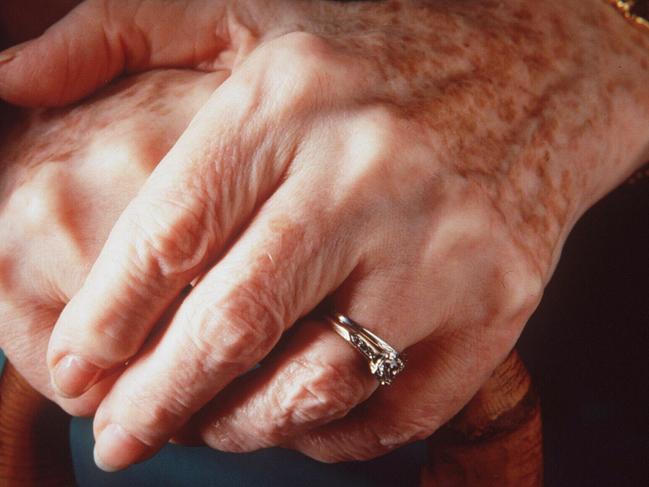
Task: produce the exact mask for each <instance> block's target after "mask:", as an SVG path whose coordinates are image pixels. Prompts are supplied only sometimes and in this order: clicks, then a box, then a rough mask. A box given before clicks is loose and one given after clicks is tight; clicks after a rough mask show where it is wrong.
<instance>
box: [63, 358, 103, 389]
mask: <svg viewBox="0 0 649 487" xmlns="http://www.w3.org/2000/svg"><path fill="white" fill-rule="evenodd" d="M100 373H101V369H100V368H98V367H97V366H95V365H92V364H91V363H89V362H88V361H86V360H84V359H82V358H81V357H79V356H78V355H66V356H65V357H63V358H62V359H61V360H60V361H59V363H58V364H56V367H54V372H53V373H52V386H53V387H54V389H55V391H56V393H57V394H59V395H60V396H63V397H78V396H80V395H81V394H83V393H84V392H86V391H87V390H88V389H90V388H91V387H92V386H93V385H94V384H95V382H97V379H98V378H99V374H100Z"/></svg>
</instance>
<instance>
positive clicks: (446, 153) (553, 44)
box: [0, 0, 648, 469]
mask: <svg viewBox="0 0 649 487" xmlns="http://www.w3.org/2000/svg"><path fill="white" fill-rule="evenodd" d="M560 3H561V4H563V3H565V2H547V4H546V3H545V2H544V4H543V5H538V4H536V3H534V2H529V1H515V2H514V1H513V2H511V5H510V6H511V9H499V8H496V6H494V5H492V4H491V3H490V2H460V3H458V4H446V3H439V4H437V3H434V2H430V3H427V2H398V1H391V2H381V3H377V4H374V3H372V4H367V5H365V4H361V3H359V4H337V3H334V2H255V1H246V2H232V3H230V2H223V1H219V2H213V1H194V2H180V1H172V2H165V3H164V4H158V3H156V2H151V1H125V2H106V1H96V0H93V1H89V2H85V3H83V4H81V5H80V6H79V7H78V8H77V9H75V10H74V11H72V12H71V13H70V14H69V15H68V16H67V17H66V18H65V19H63V20H62V21H61V22H60V23H58V24H57V25H55V26H54V27H53V28H51V29H50V30H48V31H47V32H46V33H45V34H44V35H43V36H42V37H40V38H39V39H37V40H35V41H32V42H30V43H27V44H25V45H23V46H21V47H20V48H19V49H17V50H15V52H13V56H14V57H13V59H11V60H9V61H6V62H5V63H4V64H2V65H0V80H1V81H0V96H2V97H3V98H5V99H6V100H8V101H10V102H13V103H15V104H22V105H36V106H38V105H47V106H62V105H67V104H69V103H71V102H73V101H75V100H78V99H80V98H82V97H85V96H87V95H89V94H91V93H93V92H94V91H95V90H96V89H98V88H99V87H100V85H102V84H104V83H105V82H106V80H108V79H110V78H113V77H115V76H117V75H119V74H121V73H123V72H124V71H145V70H150V69H154V68H160V67H169V66H173V67H178V68H188V69H192V70H195V71H201V72H203V73H199V72H193V73H188V72H180V71H171V72H168V73H165V72H152V73H149V74H147V75H145V76H144V77H140V78H138V79H137V80H136V81H135V82H134V84H133V85H132V86H129V85H128V81H122V82H121V84H118V85H117V87H115V88H111V90H113V91H112V92H110V93H109V94H108V95H104V96H103V97H99V98H93V99H90V101H86V102H84V103H86V104H88V105H87V106H86V107H84V106H83V105H81V106H77V107H76V108H71V109H66V111H64V112H61V111H59V112H56V113H58V115H57V116H56V117H54V119H50V120H48V119H45V118H42V117H41V118H38V116H36V117H35V118H33V119H32V122H33V126H32V128H31V132H30V131H27V132H23V135H21V137H22V138H23V140H27V141H30V140H38V138H39V137H47V133H45V134H44V133H43V131H42V130H41V131H39V129H38V127H49V128H50V129H52V127H53V126H56V130H57V131H56V132H55V133H57V134H60V136H61V137H67V138H69V139H70V141H71V142H74V145H72V148H70V144H63V143H61V142H60V141H58V140H57V141H56V142H59V143H61V145H65V146H66V147H68V148H69V151H70V152H69V153H67V154H61V153H59V152H52V151H50V152H48V151H47V150H45V149H43V150H42V151H41V152H40V153H39V154H40V156H39V158H37V159H38V161H39V165H38V168H37V170H35V169H34V168H33V167H31V166H30V165H29V164H23V165H21V164H19V163H18V162H17V163H16V164H14V165H10V166H9V169H8V170H7V171H6V180H7V181H9V183H8V184H7V185H5V190H4V192H3V194H2V197H3V200H2V201H3V206H2V210H1V211H2V213H1V214H0V218H1V220H0V228H1V231H2V232H3V242H10V245H7V246H5V247H3V249H2V255H0V271H1V272H2V276H3V279H2V283H3V288H4V289H5V291H6V293H5V295H4V297H3V303H2V306H3V313H6V316H11V317H10V318H4V319H3V322H2V323H1V325H2V329H3V333H2V335H3V336H2V343H1V345H2V346H3V348H5V349H6V350H7V353H8V354H9V356H10V357H11V358H12V360H15V361H16V363H17V364H18V365H19V368H20V369H21V371H23V372H24V373H25V375H26V376H27V378H28V379H29V380H30V381H31V382H32V383H33V384H35V385H36V386H37V387H38V388H39V390H41V391H42V392H44V393H45V394H47V395H48V396H49V397H52V398H54V399H55V400H57V401H58V402H59V403H60V404H61V405H62V406H63V407H64V408H66V409H67V410H68V411H70V412H72V413H75V414H90V413H92V412H94V411H95V409H96V415H95V420H94V432H95V437H96V440H97V443H96V447H95V456H96V459H97V462H98V463H99V464H100V465H101V466H103V468H106V469H117V468H123V467H126V466H128V465H129V464H131V463H133V462H136V461H140V460H142V459H144V458H146V457H148V456H150V455H152V454H153V453H155V451H157V450H158V449H159V448H160V447H161V446H162V445H163V444H164V443H166V442H167V441H168V440H169V439H170V438H172V437H175V438H176V439H177V440H178V441H185V442H195V441H199V442H204V443H206V444H207V445H209V446H211V447H214V448H218V449H221V450H227V451H250V450H254V449H257V448H262V447H268V446H274V445H283V446H288V447H291V448H295V449H297V450H300V451H302V452H304V453H306V454H307V455H310V456H312V457H314V458H317V459H320V460H323V461H339V460H347V459H367V458H371V457H374V456H376V455H379V454H381V453H384V452H386V451H389V450H391V449H393V448H396V447H398V446H400V445H402V444H404V443H407V442H409V441H412V440H414V439H418V438H423V437H426V436H428V435H430V434H431V433H432V432H433V431H435V429H437V428H438V427H439V426H440V425H441V424H443V423H444V422H446V421H447V420H448V419H449V418H450V417H452V416H453V415H454V414H455V413H456V412H457V411H458V410H459V409H460V408H461V407H462V406H463V405H464V404H465V403H466V402H467V401H468V400H469V399H470V398H471V396H472V395H473V393H474V392H475V391H476V390H477V389H478V388H479V386H480V385H481V383H482V382H483V381H484V380H485V379H486V378H487V377H488V376H489V374H490V373H491V371H492V370H493V369H494V368H495V367H496V366H497V365H498V364H499V363H500V361H502V360H503V359H504V358H505V357H506V355H507V354H508V353H509V351H510V350H511V348H512V347H513V345H514V343H515V342H516V339H517V338H518V336H519V334H520V332H521V330H522V327H523V325H524V323H525V322H526V320H527V319H528V317H529V316H530V314H531V313H532V311H533V310H534V308H535V307H536V305H537V304H538V302H539V300H540V297H541V294H542V290H543V287H544V285H545V283H546V282H547V280H548V279H549V277H550V275H551V272H552V269H553V268H554V266H555V264H556V261H557V259H558V256H559V253H560V249H561V245H562V243H563V240H564V239H565V237H566V235H567V233H568V231H569V230H570V228H571V227H572V225H573V224H574V222H575V220H576V219H577V218H578V216H579V215H580V214H581V213H582V212H583V211H585V209H586V208H588V206H589V205H590V204H592V203H593V202H594V201H595V200H596V199H597V198H598V197H600V196H601V195H602V194H604V193H605V192H606V191H607V190H608V189H610V188H611V187H612V185H614V184H616V183H617V182H618V181H619V180H620V179H621V178H622V177H623V175H624V174H625V173H626V172H628V171H630V170H631V169H632V167H633V165H634V164H637V162H638V161H639V159H640V156H641V154H642V151H643V150H645V149H646V145H645V144H646V142H647V140H648V137H647V134H646V130H644V131H643V129H642V128H637V124H635V123H632V121H634V120H637V118H638V117H641V116H642V117H646V116H647V110H645V108H646V105H643V104H631V103H629V99H630V97H629V96H626V95H629V94H632V95H634V96H636V97H637V98H640V99H641V100H643V101H647V99H646V94H644V95H642V86H643V83H646V79H647V73H646V71H645V72H642V71H641V70H640V68H637V67H636V64H634V63H637V61H638V59H639V58H640V57H641V56H642V48H637V47H635V44H634V43H633V42H632V41H633V39H632V40H630V41H629V47H628V52H627V54H626V55H625V56H620V57H619V59H618V61H617V62H618V64H620V63H621V64H623V65H624V66H626V68H627V69H625V70H620V69H612V68H611V67H610V64H609V63H608V62H607V60H608V59H609V57H607V56H612V55H613V53H612V51H611V50H610V47H609V44H608V43H609V41H610V37H611V36H617V35H618V31H619V30H621V29H623V28H625V27H626V26H624V25H623V24H624V22H623V21H619V22H618V19H617V18H615V17H614V15H615V14H614V13H611V15H610V17H609V16H608V10H606V9H605V7H606V6H605V5H603V6H602V8H601V9H600V8H598V7H594V6H593V7H592V9H591V10H592V12H591V13H588V9H586V8H584V7H583V6H582V7H580V6H579V5H578V2H576V3H575V6H574V10H575V12H577V13H578V15H577V14H575V15H573V16H564V17H562V18H559V17H558V16H557V12H558V11H560V10H559V9H560V8H561V9H562V10H561V11H563V10H564V9H565V7H564V6H563V5H559V4H560ZM600 3H602V4H603V2H600ZM589 8H590V7H589ZM530 19H533V20H530ZM591 21H592V25H591ZM571 36H572V37H571ZM568 37H571V42H570V43H569V42H567V39H568ZM523 39H525V41H524V42H523ZM636 40H637V39H636ZM594 53H597V55H594ZM593 60H594V61H593ZM643 76H644V78H643ZM37 79H38V80H39V82H38V83H36V82H35V81H36V80H37ZM43 80H45V81H43ZM125 83H126V84H125ZM611 85H613V86H618V85H619V86H622V85H624V90H627V91H625V94H626V95H625V96H620V97H612V96H611V95H610V91H609V89H610V86H611ZM645 86H646V85H645ZM607 87H609V88H607ZM643 96H644V98H643ZM604 103H606V104H607V106H608V107H609V116H608V118H606V119H600V118H597V117H596V114H597V113H598V110H599V107H600V106H602V104H604ZM117 108H119V109H117ZM190 119H191V122H189V120H190ZM72 121H76V123H77V125H75V126H79V125H81V126H84V127H85V126H86V125H85V123H84V121H85V122H86V123H87V126H88V127H90V128H92V130H89V131H88V133H85V134H84V133H75V132H73V131H71V130H70V126H71V122H72ZM39 124H40V125H39ZM53 124H54V125H53ZM612 126H615V127H629V128H630V129H629V130H627V131H626V132H625V141H626V144H627V147H628V151H627V152H625V154H620V153H616V152H615V151H614V150H612V149H611V148H612V147H613V146H614V144H613V142H611V140H610V133H611V130H612V129H611V127H612ZM185 127H186V128H185ZM52 130H53V129H52ZM71 132H72V133H74V135H71ZM84 132H85V130H84ZM25 133H27V134H28V135H25ZM30 137H31V138H30ZM75 137H76V138H77V139H76V140H72V139H75ZM176 139H177V140H176ZM19 140H20V137H16V139H15V140H14V141H13V142H12V141H11V140H9V142H8V144H7V145H6V147H5V148H4V151H3V154H2V155H3V157H4V158H5V159H10V160H16V161H18V159H19V158H20V157H21V156H20V155H21V153H22V152H21V151H25V150H26V148H27V147H28V145H26V144H27V143H23V144H22V145H21V143H20V142H19ZM594 141H598V143H593V142H594ZM53 145H54V143H53V144H52V146H53ZM127 149H128V150H127ZM12 158H13V159H12ZM611 159H613V160H614V163H615V164H611V163H610V161H611ZM60 160H64V161H65V162H63V163H56V162H57V161H60ZM158 161H160V162H159V164H157V163H158ZM582 161H588V164H590V165H591V174H590V175H589V174H585V173H584V170H583V167H582V166H583V163H582ZM156 164H157V167H155V169H153V168H154V166H156ZM14 166H15V167H14ZM613 166H614V167H615V170H612V169H610V167H613ZM30 167H31V168H30ZM12 168H13V169H12ZM151 170H152V172H151V174H150V175H148V173H149V171H151ZM595 174H596V176H595ZM140 186H141V187H140ZM113 222H114V225H113ZM34 235H36V236H37V238H34ZM25 242H28V244H27V245H26V244H25ZM54 250H56V255H57V259H56V260H54V259H53V255H54ZM24 256H30V259H31V260H27V259H26V257H24ZM48 259H49V260H48ZM21 261H23V263H24V262H27V263H28V264H27V265H24V270H23V271H21V272H18V271H15V269H16V268H17V266H18V262H21ZM37 269H40V271H39V272H38V273H36V274H34V273H28V272H35V270H37ZM14 271H15V272H14ZM16 273H17V274H16ZM15 282H20V283H21V284H20V285H19V286H16V285H15ZM325 300H326V301H327V303H328V305H329V306H331V307H333V308H335V309H337V310H339V311H341V312H344V313H345V314H346V315H348V316H351V317H353V318H354V319H355V320H356V321H358V322H359V323H362V324H364V325H365V326H367V327H368V328H369V329H371V330H372V331H374V332H375V333H376V334H378V335H379V336H381V337H383V338H384V339H385V340H387V341H388V342H389V343H391V344H392V345H394V346H395V347H396V348H397V349H399V350H405V351H406V354H407V366H406V369H405V371H404V372H403V373H402V374H400V375H399V376H398V378H397V379H396V380H395V382H394V384H393V385H392V386H390V387H388V388H380V389H378V390H377V383H376V380H375V379H374V378H373V377H372V376H371V375H370V374H369V372H368V370H367V364H366V363H365V361H364V360H363V358H362V357H361V356H360V355H359V354H357V353H356V352H355V351H354V350H353V349H352V348H351V347H349V345H348V344H347V343H345V342H344V341H343V340H341V339H340V337H338V336H337V335H336V334H335V333H334V332H333V331H332V330H331V328H330V327H329V325H328V324H327V323H326V321H325V320H323V319H322V317H321V316H319V315H318V314H314V313H312V311H313V310H314V309H316V308H317V307H318V306H319V305H320V304H321V303H323V301H325ZM59 313H60V315H59ZM52 327H53V328H52ZM50 331H51V337H49V334H50ZM48 339H49V347H48V349H47V362H46V364H47V368H49V370H50V371H51V373H52V380H53V384H54V389H51V388H50V385H49V379H48V376H47V369H46V368H45V355H44V354H45V347H46V343H47V341H48ZM25 351H29V352H30V353H31V355H32V356H35V355H37V354H42V356H43V362H42V363H41V362H39V361H37V362H31V363H30V362H29V361H28V360H26V359H25V358H24V357H25ZM21 357H22V358H21ZM257 364H261V366H260V367H257V368H255V366H256V365H257ZM253 369H254V370H253Z"/></svg>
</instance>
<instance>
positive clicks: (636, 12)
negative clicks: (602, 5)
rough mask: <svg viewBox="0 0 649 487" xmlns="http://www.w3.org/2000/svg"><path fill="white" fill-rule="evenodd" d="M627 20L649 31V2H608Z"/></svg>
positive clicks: (632, 0) (634, 0)
mask: <svg viewBox="0 0 649 487" xmlns="http://www.w3.org/2000/svg"><path fill="white" fill-rule="evenodd" d="M606 1H607V2H608V3H610V4H611V5H613V7H615V8H616V9H617V11H618V12H620V13H621V14H622V15H623V16H624V17H625V18H626V19H629V20H630V21H631V22H633V23H634V24H635V25H637V26H639V27H640V28H641V29H645V30H646V31H649V0H606Z"/></svg>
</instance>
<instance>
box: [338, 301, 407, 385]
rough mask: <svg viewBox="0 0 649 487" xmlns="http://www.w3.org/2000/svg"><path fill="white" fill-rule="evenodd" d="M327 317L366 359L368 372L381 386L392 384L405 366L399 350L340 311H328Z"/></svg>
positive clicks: (339, 333)
mask: <svg viewBox="0 0 649 487" xmlns="http://www.w3.org/2000/svg"><path fill="white" fill-rule="evenodd" d="M327 319H328V320H329V322H330V323H331V325H332V326H333V329H334V331H335V332H336V333H338V335H340V336H341V337H342V338H343V339H345V341H347V342H348V343H350V344H351V345H352V346H353V347H354V348H355V349H356V350H358V351H359V352H360V353H361V354H362V355H363V356H364V357H365V358H366V359H367V362H368V366H369V368H370V372H371V373H372V375H373V376H374V377H376V379H377V380H378V381H379V384H381V385H382V386H389V385H390V384H392V381H393V380H394V378H395V377H396V376H397V375H398V374H399V373H400V372H402V371H403V369H404V368H405V363H404V361H403V359H402V358H401V356H400V355H399V352H398V351H397V350H396V349H395V348H394V347H392V346H391V345H389V344H388V343H387V342H386V341H385V340H383V339H381V338H379V337H378V336H377V335H375V334H374V333H372V332H371V331H369V330H368V329H367V328H364V327H362V326H361V325H359V324H358V323H356V322H355V321H354V320H352V319H351V318H348V317H347V316H345V315H343V314H340V313H330V314H329V315H327Z"/></svg>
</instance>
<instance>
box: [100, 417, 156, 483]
mask: <svg viewBox="0 0 649 487" xmlns="http://www.w3.org/2000/svg"><path fill="white" fill-rule="evenodd" d="M148 450H149V447H148V446H147V445H145V444H144V443H142V442H141V441H139V440H137V439H135V438H134V437H133V436H132V435H131V434H129V433H128V432H126V430H125V429H124V428H122V427H121V426H120V425H118V424H109V425H108V426H106V427H105V428H104V429H103V431H102V432H101V433H100V434H99V437H98V438H97V442H96V443H95V449H94V451H93V456H94V458H95V464H96V465H97V467H99V468H100V469H102V470H103V471H104V472H117V471H118V470H122V469H125V468H126V467H128V466H129V465H131V464H132V463H135V462H137V461H139V460H141V459H142V458H143V457H144V456H145V455H146V454H147V452H148Z"/></svg>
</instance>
